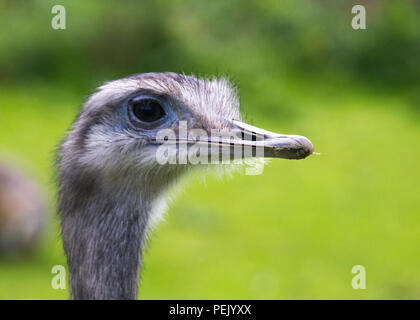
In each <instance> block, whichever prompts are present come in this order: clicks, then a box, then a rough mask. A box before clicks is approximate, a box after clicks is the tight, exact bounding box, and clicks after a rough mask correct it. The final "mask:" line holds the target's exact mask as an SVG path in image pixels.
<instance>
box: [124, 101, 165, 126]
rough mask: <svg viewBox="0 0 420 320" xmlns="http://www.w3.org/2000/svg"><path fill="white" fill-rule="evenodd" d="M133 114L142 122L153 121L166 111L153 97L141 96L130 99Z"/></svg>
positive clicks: (162, 115)
mask: <svg viewBox="0 0 420 320" xmlns="http://www.w3.org/2000/svg"><path fill="white" fill-rule="evenodd" d="M131 105H132V108H133V114H134V115H135V116H136V118H137V119H139V120H140V121H143V122H155V121H158V120H159V119H161V118H163V117H164V116H165V115H166V113H165V110H163V108H162V106H161V105H160V103H159V102H158V101H156V100H154V99H150V98H142V99H138V100H136V99H133V100H132V101H131Z"/></svg>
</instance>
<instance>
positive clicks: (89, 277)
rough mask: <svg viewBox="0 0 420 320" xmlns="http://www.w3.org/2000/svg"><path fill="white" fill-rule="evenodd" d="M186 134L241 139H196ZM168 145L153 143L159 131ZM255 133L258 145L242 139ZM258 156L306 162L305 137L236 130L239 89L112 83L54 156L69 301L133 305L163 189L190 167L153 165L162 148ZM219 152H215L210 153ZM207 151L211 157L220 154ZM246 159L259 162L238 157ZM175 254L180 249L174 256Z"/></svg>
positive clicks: (215, 83)
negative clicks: (258, 152) (183, 130)
mask: <svg viewBox="0 0 420 320" xmlns="http://www.w3.org/2000/svg"><path fill="white" fill-rule="evenodd" d="M181 121H184V122H185V123H186V124H187V125H188V126H187V127H188V130H192V129H200V130H201V131H204V132H207V133H210V132H211V131H212V130H214V129H221V130H228V131H229V130H230V131H232V132H236V133H239V134H238V135H237V138H236V139H230V140H228V141H226V140H220V139H219V140H215V139H214V138H211V135H209V136H210V138H207V139H203V140H200V139H198V138H192V137H191V136H190V135H187V137H185V136H183V137H181V136H180V128H179V126H180V123H181ZM165 129H166V130H167V129H170V130H172V132H174V135H173V136H172V137H169V138H168V137H166V138H165V139H163V140H159V139H157V138H156V137H157V136H158V135H159V132H162V130H165ZM256 134H259V135H260V136H261V137H262V139H260V140H259V141H255V139H250V138H246V137H249V136H251V137H252V136H255V135H256ZM181 141H183V142H185V143H186V144H187V146H188V147H190V146H191V145H193V143H197V142H198V141H199V142H200V143H202V144H203V143H204V144H208V145H209V146H210V145H215V144H216V145H217V146H219V147H227V148H228V150H230V151H229V152H232V153H233V151H232V150H233V149H235V150H237V148H233V147H235V146H240V147H241V148H240V150H242V149H244V148H242V147H243V146H251V147H252V148H253V149H256V148H257V147H260V148H262V150H263V155H262V156H263V157H274V158H287V159H303V158H305V157H307V156H308V155H310V154H311V153H312V152H313V146H312V144H311V142H310V141H309V140H308V139H306V138H305V137H302V136H297V135H280V134H275V133H272V132H269V131H265V130H263V129H260V128H256V127H254V126H251V125H248V124H245V123H243V122H241V116H240V112H239V99H238V96H237V90H236V89H235V87H234V86H233V85H232V84H231V83H230V82H229V81H227V80H226V79H224V78H210V79H199V78H196V77H194V76H187V75H181V74H175V73H145V74H137V75H132V76H129V77H126V78H123V79H119V80H115V81H111V82H108V83H106V84H104V85H102V86H101V87H99V88H98V89H97V91H96V92H95V93H94V94H93V95H91V96H90V97H89V98H88V99H87V101H86V103H85V104H84V105H83V107H82V110H81V111H80V113H79V115H78V116H77V118H76V120H75V121H74V123H73V125H72V126H71V128H70V130H69V132H68V134H67V136H66V137H65V138H64V140H63V142H62V144H61V147H60V149H59V152H58V160H57V166H58V181H59V191H58V202H59V212H60V218H61V233H62V237H63V244H64V251H65V253H66V255H67V261H68V267H69V273H70V277H69V278H70V296H71V298H73V299H136V297H137V291H138V277H139V272H140V268H141V264H142V251H143V249H144V246H145V243H146V241H147V235H148V231H149V229H150V227H151V225H152V224H153V222H154V221H156V220H157V218H158V217H159V215H160V214H162V212H161V211H162V210H163V208H165V206H164V203H165V195H166V193H167V190H168V188H169V186H171V185H173V184H174V183H175V182H176V181H177V180H178V178H180V177H181V176H182V175H184V174H185V173H186V172H188V171H189V170H191V169H193V168H194V167H196V166H194V165H192V164H191V163H188V162H187V163H186V164H180V163H176V164H172V163H166V164H165V163H164V164H162V162H161V161H158V159H157V157H156V154H157V152H158V150H159V147H161V146H162V144H164V143H170V142H172V144H171V145H172V148H173V150H179V144H178V143H177V142H181ZM214 149H215V150H216V151H217V150H219V151H220V148H212V150H214ZM216 151H210V152H216ZM242 156H243V157H252V156H255V153H252V154H247V155H246V154H243V155H242ZM174 250H176V248H174Z"/></svg>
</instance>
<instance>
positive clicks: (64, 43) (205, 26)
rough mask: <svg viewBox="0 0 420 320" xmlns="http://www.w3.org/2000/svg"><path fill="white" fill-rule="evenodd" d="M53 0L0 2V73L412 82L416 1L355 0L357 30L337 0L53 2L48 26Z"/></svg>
mask: <svg viewBox="0 0 420 320" xmlns="http://www.w3.org/2000/svg"><path fill="white" fill-rule="evenodd" d="M53 4H56V2H55V1H44V0H36V1H35V0H30V1H29V0H2V1H0V27H1V30H2V32H1V33H0V43H1V46H0V69H1V70H2V72H1V74H0V77H1V78H0V80H1V81H3V82H4V81H7V82H9V81H21V80H24V79H41V80H45V81H60V82H68V83H69V84H70V85H71V86H73V87H74V86H76V87H79V88H81V89H82V90H86V88H91V87H92V86H94V85H96V84H97V82H98V80H108V79H113V78H118V77H121V76H125V75H127V74H131V73H133V72H147V71H165V70H172V71H177V72H186V73H190V72H192V71H197V70H200V72H202V73H210V74H214V73H215V72H219V73H234V74H237V75H238V76H239V75H241V74H247V75H251V74H253V73H254V74H255V73H269V74H273V73H276V72H279V71H281V72H293V73H296V72H299V73H301V74H303V76H309V77H312V76H313V75H314V74H316V75H317V76H320V75H321V76H322V75H332V77H340V75H343V76H345V77H351V78H352V79H354V80H357V81H363V82H365V83H370V84H371V85H372V84H375V85H382V86H386V87H393V88H394V87H395V86H415V85H418V84H419V82H420V79H419V74H420V64H419V63H418V57H419V56H420V2H419V1H389V0H387V1H380V0H375V1H374V0H371V1H363V4H364V5H365V6H366V10H367V30H365V31H358V32H356V31H354V30H353V29H352V28H351V27H350V23H351V18H352V14H351V7H352V6H353V5H354V3H353V1H343V0H341V1H340V0H339V1H337V0H327V1H325V0H323V1H319V0H286V1H277V0H269V1H259V0H245V1H243V0H233V1H204V0H199V1H169V0H159V1H125V2H124V3H123V4H122V3H117V2H115V1H109V0H105V1H61V2H60V4H63V5H64V6H65V7H66V9H67V29H66V30H65V31H54V30H52V28H51V25H50V21H51V17H52V14H51V7H52V5H53ZM320 22H322V23H320ZM248 81H252V77H250V79H249V80H248Z"/></svg>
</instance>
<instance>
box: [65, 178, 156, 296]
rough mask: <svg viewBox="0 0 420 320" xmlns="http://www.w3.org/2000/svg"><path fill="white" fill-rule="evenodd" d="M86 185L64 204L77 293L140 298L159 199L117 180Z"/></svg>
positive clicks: (73, 286)
mask: <svg viewBox="0 0 420 320" xmlns="http://www.w3.org/2000/svg"><path fill="white" fill-rule="evenodd" d="M82 185H83V186H84V189H83V190H78V191H77V194H73V195H70V196H69V195H68V194H67V195H66V196H65V198H66V199H67V201H61V203H60V205H61V214H62V220H61V222H62V235H63V242H64V249H65V251H66V254H67V258H68V266H69V272H70V291H71V297H72V298H73V299H136V297H137V285H138V277H139V270H140V266H141V261H142V249H143V246H144V243H145V241H146V233H147V226H148V223H149V220H150V216H151V213H152V211H153V203H154V199H153V198H151V197H150V196H149V195H147V194H145V193H142V192H141V190H140V191H139V190H138V188H132V187H129V186H126V185H125V186H124V185H122V184H121V185H120V186H118V184H117V183H114V184H113V186H112V188H104V187H103V183H98V181H91V184H89V183H86V181H85V182H84V183H83V184H82ZM76 189H77V188H76ZM66 191H67V192H69V190H66ZM81 191H82V192H83V194H81ZM63 192H64V191H62V193H63ZM70 193H71V192H70ZM73 193H74V192H73ZM62 198H63V196H62ZM62 200H63V199H62ZM64 207H65V208H64Z"/></svg>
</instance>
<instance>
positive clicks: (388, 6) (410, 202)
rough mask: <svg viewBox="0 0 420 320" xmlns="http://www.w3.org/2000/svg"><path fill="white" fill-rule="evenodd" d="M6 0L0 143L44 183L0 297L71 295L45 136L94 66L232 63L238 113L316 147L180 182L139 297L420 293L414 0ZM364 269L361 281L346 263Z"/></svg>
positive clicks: (418, 69)
mask: <svg viewBox="0 0 420 320" xmlns="http://www.w3.org/2000/svg"><path fill="white" fill-rule="evenodd" d="M54 4H56V3H55V2H54V1H44V0H25V1H19V0H0V30H1V32H0V70H1V72H0V156H1V157H2V158H6V159H9V160H10V161H12V162H17V163H19V164H21V165H22V166H23V167H25V168H27V169H28V170H29V171H30V172H32V173H33V175H34V176H35V178H37V179H38V180H39V181H40V182H41V184H42V185H43V186H44V192H45V194H46V195H47V196H48V199H49V203H50V210H49V211H50V221H49V224H48V227H47V230H46V231H47V232H46V233H45V236H44V239H43V242H42V245H41V246H40V249H39V251H38V252H36V253H35V255H34V256H33V257H31V259H29V260H11V261H3V260H2V261H0V299H28V298H34V299H50V298H54V299H62V298H63V299H65V298H67V297H68V291H67V290H64V291H62V290H53V289H52V288H51V279H52V275H51V268H52V266H53V265H56V264H63V265H66V262H65V261H66V260H65V257H64V255H63V250H62V248H61V242H60V237H59V232H58V227H57V226H58V221H57V217H56V215H55V205H54V193H55V186H54V181H53V169H52V163H53V158H54V156H53V151H54V149H55V147H56V145H57V143H58V142H59V140H60V139H61V137H62V136H63V133H64V132H65V130H66V129H67V128H68V126H69V125H70V123H71V121H72V119H73V118H74V116H75V115H76V113H77V111H78V107H77V106H80V105H81V104H82V103H83V100H84V99H85V98H86V96H87V95H88V94H90V93H91V92H92V90H93V89H94V88H95V87H97V86H98V85H99V84H100V83H101V82H103V81H106V80H111V79H116V78H119V77H123V76H126V75H128V74H132V73H136V72H149V71H174V72H186V73H191V72H193V73H195V74H198V75H206V74H208V75H215V74H227V75H229V76H230V77H232V79H233V80H234V81H235V82H237V83H238V84H239V87H240V89H241V90H240V94H241V108H242V111H243V113H244V115H245V119H246V120H247V121H249V122H251V123H253V124H255V125H258V126H261V127H264V128H267V129H269V130H272V131H277V132H284V133H295V134H301V135H305V136H307V137H309V138H310V139H311V140H312V141H313V143H314V145H315V148H316V151H318V152H320V153H321V155H320V156H315V155H314V156H311V157H310V158H309V159H306V160H304V161H286V160H275V161H274V160H273V161H271V163H270V164H268V165H267V166H266V167H265V169H264V174H262V175H259V176H243V175H240V174H234V177H233V178H227V177H226V178H224V179H219V178H217V177H216V176H209V177H207V179H206V182H205V183H203V181H202V177H201V176H197V177H195V178H194V179H191V180H189V181H188V183H186V190H185V191H184V192H182V193H181V194H180V195H179V196H178V197H177V198H176V200H175V201H174V202H173V203H172V205H171V206H170V209H169V212H168V214H167V215H166V221H165V222H163V223H162V224H161V225H160V226H159V227H158V228H157V230H156V231H155V233H154V235H153V236H152V241H151V245H150V249H148V250H147V252H146V255H145V262H144V264H145V267H144V270H143V272H142V286H141V291H140V293H141V295H140V297H141V298H144V299H155V298H163V299H172V298H178V299H184V298H185V299H186V298H191V299H199V298H204V299H211V298H229V299H241V298H244V299H295V298H302V299H306V298H312V299H323V298H329V299H344V298H350V299H376V298H380V299H402V298H408V299H419V298H420V273H419V270H420V259H419V257H418V247H419V244H420V233H419V232H418V230H419V227H420V197H419V186H418V185H419V181H420V170H419V163H420V150H419V148H418V145H419V142H418V141H419V138H420V125H419V123H420V114H419V110H420V109H419V106H420V103H419V101H420V95H419V92H420V91H419V90H418V88H419V85H420V64H419V63H418V57H419V54H420V18H419V17H420V12H419V10H418V8H419V7H420V2H419V1H417V0H416V1H414V0H413V1H394V0H392V1H391V0H390V1H369V2H366V3H365V5H366V10H367V14H368V15H367V27H368V29H367V30H363V31H354V30H353V29H351V27H350V21H351V20H350V19H351V14H350V12H351V7H352V5H354V3H353V2H352V1H350V0H346V1H336V0H328V1H327V0H325V1H312V0H285V1H281V2H280V1H277V0H268V1H260V0H245V1H242V0H233V1H211V2H209V1H204V0H199V1H167V0H158V1H153V2H138V1H126V2H124V5H120V4H118V5H116V4H115V2H113V1H109V0H106V1H89V2H86V1H80V0H72V1H67V0H63V1H61V3H60V4H63V5H65V7H66V11H67V29H66V30H64V31H63V30H61V31H55V30H52V29H51V27H50V19H51V17H52V15H51V7H52V5H54ZM356 264H361V265H364V266H365V267H366V271H367V290H358V291H356V290H353V289H352V287H351V279H352V277H353V275H352V274H351V269H352V267H353V266H354V265H356Z"/></svg>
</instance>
